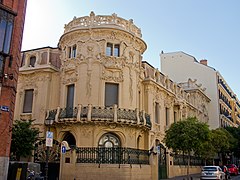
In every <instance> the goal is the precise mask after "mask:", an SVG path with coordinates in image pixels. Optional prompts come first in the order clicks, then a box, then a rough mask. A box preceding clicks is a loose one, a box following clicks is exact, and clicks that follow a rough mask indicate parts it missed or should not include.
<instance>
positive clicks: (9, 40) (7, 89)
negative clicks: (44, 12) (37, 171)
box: [0, 0, 27, 179]
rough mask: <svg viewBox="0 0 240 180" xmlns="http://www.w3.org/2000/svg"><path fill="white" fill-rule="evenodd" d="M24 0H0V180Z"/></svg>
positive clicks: (4, 165)
mask: <svg viewBox="0 0 240 180" xmlns="http://www.w3.org/2000/svg"><path fill="white" fill-rule="evenodd" d="M26 2H27V1H26V0H14V1H12V0H0V107H1V108H0V147H1V148H0V179H7V172H8V164H9V155H10V145H11V130H12V129H11V128H12V122H13V114H14V105H15V97H16V91H17V79H18V69H19V67H20V62H21V44H22V35H23V27H24V19H25V12H26Z"/></svg>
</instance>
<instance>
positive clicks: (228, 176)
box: [219, 166, 231, 180]
mask: <svg viewBox="0 0 240 180" xmlns="http://www.w3.org/2000/svg"><path fill="white" fill-rule="evenodd" d="M219 167H220V168H221V169H222V171H223V172H224V173H225V179H226V180H228V179H231V176H230V173H229V171H228V168H227V166H219Z"/></svg>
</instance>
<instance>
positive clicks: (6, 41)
mask: <svg viewBox="0 0 240 180" xmlns="http://www.w3.org/2000/svg"><path fill="white" fill-rule="evenodd" d="M13 21H14V16H13V15H12V14H10V13H8V12H6V11H4V10H2V9H0V52H2V53H5V54H9V50H10V45H11V39H12V30H13Z"/></svg>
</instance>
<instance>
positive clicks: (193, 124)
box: [164, 117, 210, 179]
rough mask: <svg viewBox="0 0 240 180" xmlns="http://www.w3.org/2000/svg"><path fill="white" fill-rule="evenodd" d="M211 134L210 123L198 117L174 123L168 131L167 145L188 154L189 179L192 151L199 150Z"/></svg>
mask: <svg viewBox="0 0 240 180" xmlns="http://www.w3.org/2000/svg"><path fill="white" fill-rule="evenodd" d="M209 134H210V130H209V127H208V125H207V124H206V123H202V122H199V121H198V120H197V118H196V117H189V118H187V119H185V120H182V121H179V122H177V123H173V124H171V126H170V128H169V129H168V130H167V131H166V135H165V138H164V142H165V144H166V146H167V147H168V148H171V149H172V150H173V151H175V152H178V151H182V152H187V154H188V165H187V175H188V179H189V166H190V155H191V152H196V151H198V150H199V147H201V146H202V145H203V144H204V143H205V142H206V141H208V140H209Z"/></svg>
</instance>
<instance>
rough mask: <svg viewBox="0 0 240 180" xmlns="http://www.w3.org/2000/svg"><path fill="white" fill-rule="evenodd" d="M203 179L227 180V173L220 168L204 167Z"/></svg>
mask: <svg viewBox="0 0 240 180" xmlns="http://www.w3.org/2000/svg"><path fill="white" fill-rule="evenodd" d="M201 179H219V180H223V179H225V173H224V172H223V171H222V169H221V168H220V167H219V166H204V167H203V168H202V173H201Z"/></svg>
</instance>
